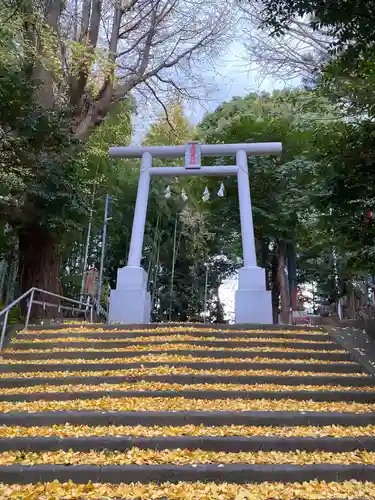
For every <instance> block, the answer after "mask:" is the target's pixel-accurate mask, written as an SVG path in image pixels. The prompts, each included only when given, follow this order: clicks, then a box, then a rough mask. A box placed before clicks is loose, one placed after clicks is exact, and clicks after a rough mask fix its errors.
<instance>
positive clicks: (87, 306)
mask: <svg viewBox="0 0 375 500" xmlns="http://www.w3.org/2000/svg"><path fill="white" fill-rule="evenodd" d="M35 292H40V293H44V294H45V295H48V296H50V297H56V298H58V299H62V300H65V301H67V302H70V303H71V304H78V305H79V306H84V307H85V310H86V311H87V310H88V309H89V310H90V322H91V323H92V322H93V318H94V304H90V303H87V302H83V301H82V300H75V299H70V298H69V297H64V296H63V295H58V294H57V293H53V292H48V291H47V290H42V289H41V288H36V287H35V286H33V287H32V288H30V290H28V291H27V292H25V293H23V294H22V295H21V296H20V297H18V298H17V299H16V300H14V301H13V302H11V303H10V304H8V305H7V306H6V307H4V309H2V310H1V311H0V318H1V317H2V316H5V317H4V322H3V327H2V330H1V337H0V351H1V350H2V348H3V343H4V337H5V331H6V328H7V324H8V315H9V311H10V310H11V309H12V308H13V307H14V306H16V305H17V304H19V303H20V302H21V301H22V300H23V299H25V298H26V297H28V296H29V295H30V300H29V302H28V304H27V313H26V320H25V326H24V329H25V330H27V328H28V326H29V321H30V314H31V308H32V306H33V303H34V304H41V305H43V307H44V306H50V307H57V308H58V309H68V308H67V307H66V306H59V305H57V304H52V303H50V302H40V301H38V300H34V295H35ZM69 309H71V310H76V309H77V308H69ZM78 310H79V309H78Z"/></svg>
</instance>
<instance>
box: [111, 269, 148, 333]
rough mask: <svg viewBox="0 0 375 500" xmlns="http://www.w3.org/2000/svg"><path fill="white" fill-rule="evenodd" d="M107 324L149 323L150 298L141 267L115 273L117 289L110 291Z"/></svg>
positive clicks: (144, 274) (144, 273)
mask: <svg viewBox="0 0 375 500" xmlns="http://www.w3.org/2000/svg"><path fill="white" fill-rule="evenodd" d="M108 320H109V323H122V324H124V325H128V324H132V323H142V324H145V323H150V320H151V298H150V294H149V292H148V291H147V273H146V271H145V270H144V269H142V268H141V267H122V268H121V269H119V270H118V271H117V288H116V289H114V290H111V300H110V304H109V318H108Z"/></svg>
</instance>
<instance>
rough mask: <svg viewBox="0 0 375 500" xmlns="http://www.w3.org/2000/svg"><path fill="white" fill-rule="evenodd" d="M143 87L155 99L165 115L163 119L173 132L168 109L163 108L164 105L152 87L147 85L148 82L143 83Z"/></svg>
mask: <svg viewBox="0 0 375 500" xmlns="http://www.w3.org/2000/svg"><path fill="white" fill-rule="evenodd" d="M145 85H146V87H147V88H148V89H149V90H150V91H151V93H152V95H153V96H154V97H155V99H156V101H157V102H158V103H159V104H160V106H161V107H162V108H163V111H164V113H165V119H166V120H167V123H168V125H169V126H170V127H171V129H172V130H175V128H174V126H173V124H172V122H171V120H170V117H169V113H168V109H167V107H166V106H165V104H164V103H163V101H162V100H161V99H160V97H159V96H158V95H157V93H156V92H155V90H154V89H153V88H152V86H151V85H150V84H149V83H148V82H145Z"/></svg>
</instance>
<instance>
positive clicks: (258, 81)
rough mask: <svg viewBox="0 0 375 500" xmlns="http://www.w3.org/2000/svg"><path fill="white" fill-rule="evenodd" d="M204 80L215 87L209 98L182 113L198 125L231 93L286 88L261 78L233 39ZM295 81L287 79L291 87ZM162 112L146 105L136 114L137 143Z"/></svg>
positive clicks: (235, 94)
mask: <svg viewBox="0 0 375 500" xmlns="http://www.w3.org/2000/svg"><path fill="white" fill-rule="evenodd" d="M203 78H204V83H206V84H207V85H209V86H214V87H215V90H214V91H212V92H210V94H209V96H208V97H206V96H205V97H202V99H201V100H200V101H195V100H194V101H190V102H188V103H187V104H186V108H185V112H186V116H187V118H188V119H189V120H190V121H191V122H192V123H193V124H197V123H198V122H199V121H200V120H201V119H202V118H203V116H204V115H205V113H207V112H211V111H214V110H215V109H216V108H217V107H218V106H219V105H220V104H221V103H223V102H225V101H228V100H230V99H232V97H234V96H239V97H243V96H245V95H247V94H249V93H250V92H259V91H267V92H272V90H275V89H280V88H284V87H285V83H284V82H282V81H281V80H279V81H278V80H276V79H274V78H271V77H264V75H262V74H261V72H260V70H259V68H257V67H256V66H255V65H254V64H251V61H250V60H248V59H247V55H246V53H245V50H244V48H243V46H242V45H241V44H240V43H239V42H233V43H232V44H231V45H230V46H229V48H228V50H227V51H226V53H224V54H223V55H222V56H221V58H220V59H219V60H217V61H216V64H215V70H209V69H208V70H206V71H205V74H204V75H203ZM297 84H298V82H296V81H292V82H290V86H295V85H297ZM161 112H162V109H161V108H160V107H159V106H158V105H157V106H156V107H151V106H150V105H149V106H146V107H144V108H143V110H142V111H141V112H140V113H139V115H137V116H136V117H135V120H134V126H135V136H134V143H135V144H137V143H139V141H140V140H141V138H142V136H143V135H144V134H145V133H146V132H147V129H148V128H149V126H150V124H151V123H152V121H153V120H154V119H155V118H156V117H157V116H158V115H159V114H160V113H161Z"/></svg>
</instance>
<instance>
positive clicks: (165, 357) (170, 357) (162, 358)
mask: <svg viewBox="0 0 375 500" xmlns="http://www.w3.org/2000/svg"><path fill="white" fill-rule="evenodd" d="M304 352H305V351H304ZM330 352H332V351H330ZM335 352H337V351H335ZM125 360H126V358H121V357H119V358H108V359H106V358H100V357H99V358H95V359H83V358H74V359H71V358H59V359H54V358H51V359H30V360H22V359H11V358H9V359H8V358H7V359H4V358H1V356H0V364H2V365H18V364H20V365H21V364H33V365H46V364H56V365H58V364H68V363H69V364H76V363H84V364H86V365H87V364H96V363H106V364H113V363H124V362H126V361H125ZM128 362H129V361H128ZM131 362H132V363H148V362H156V363H162V362H172V363H178V362H202V363H204V362H207V363H211V364H213V363H223V362H225V363H249V362H251V363H286V364H291V363H301V362H303V363H313V364H317V365H320V364H335V365H338V366H339V365H341V364H350V365H353V364H354V365H356V364H357V363H355V362H353V361H330V360H321V359H315V358H314V353H312V355H311V358H308V359H303V361H301V359H286V358H265V357H262V356H256V357H254V358H251V359H250V358H210V357H206V356H200V355H197V354H194V355H192V354H184V355H178V354H161V353H160V354H153V353H150V354H143V355H139V356H134V357H132V358H131Z"/></svg>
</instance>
